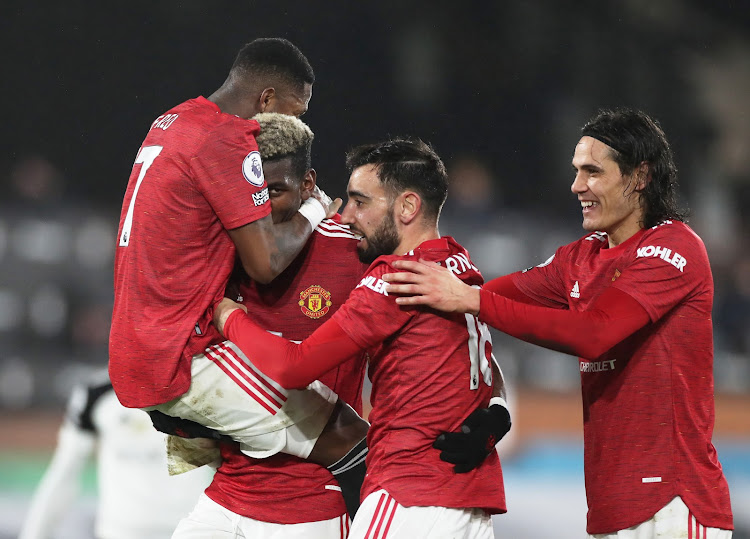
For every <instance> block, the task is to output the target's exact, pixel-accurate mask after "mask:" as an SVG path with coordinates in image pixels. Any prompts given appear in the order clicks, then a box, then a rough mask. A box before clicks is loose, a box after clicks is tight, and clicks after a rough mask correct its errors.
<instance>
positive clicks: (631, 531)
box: [589, 496, 732, 539]
mask: <svg viewBox="0 0 750 539" xmlns="http://www.w3.org/2000/svg"><path fill="white" fill-rule="evenodd" d="M685 537H694V538H696V539H731V537H732V532H731V530H721V529H719V528H707V527H706V526H703V525H702V524H701V523H700V522H698V521H697V520H696V518H695V517H694V516H693V514H692V513H691V512H690V509H688V507H687V506H686V505H685V502H683V501H682V498H680V497H679V496H677V497H676V498H674V499H672V501H670V502H669V503H668V504H667V505H665V506H664V507H662V508H661V509H660V510H659V511H657V512H656V514H655V515H654V516H653V517H651V518H650V519H648V520H647V521H645V522H642V523H641V524H638V525H637V526H633V527H631V528H628V529H626V530H620V531H618V532H614V533H604V534H595V535H589V538H590V539H682V538H685Z"/></svg>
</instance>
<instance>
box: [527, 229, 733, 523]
mask: <svg viewBox="0 0 750 539" xmlns="http://www.w3.org/2000/svg"><path fill="white" fill-rule="evenodd" d="M513 280H514V282H515V284H516V286H517V287H518V288H519V289H520V290H521V291H523V292H524V293H525V294H527V295H528V296H530V297H531V298H533V299H535V300H536V301H538V302H539V303H541V304H544V305H547V306H550V307H556V308H563V309H571V310H576V311H582V310H585V309H586V308H587V307H588V306H589V305H591V304H592V303H593V302H594V300H596V298H597V297H598V296H599V295H600V294H601V293H602V291H603V290H604V289H605V288H606V287H608V286H614V287H617V288H618V289H619V290H621V291H623V292H625V293H627V294H629V295H630V296H632V297H633V298H634V299H636V300H637V301H638V302H639V303H640V304H641V305H642V306H643V308H644V309H645V310H646V311H647V312H648V314H649V316H650V317H651V324H649V325H647V326H646V327H644V328H643V329H641V330H640V331H638V332H636V333H635V334H634V335H632V336H631V337H629V338H627V339H625V340H624V341H622V342H621V343H620V344H618V345H616V346H615V347H614V348H612V349H611V350H609V351H608V352H606V353H604V354H603V355H602V356H600V357H596V358H579V367H580V372H581V385H582V393H583V425H584V451H585V479H586V497H587V499H588V506H589V511H588V526H587V531H588V533H590V534H596V533H611V532H614V531H617V530H622V529H625V528H629V527H630V526H634V525H636V524H639V523H641V522H643V521H645V520H648V519H649V518H651V517H652V516H653V515H654V514H655V513H656V512H657V511H658V510H659V509H661V508H662V507H664V506H665V505H666V504H667V503H668V502H669V501H670V500H671V499H672V498H674V497H675V496H680V497H681V498H682V499H683V501H684V502H685V504H686V505H687V506H688V507H689V508H690V511H691V512H692V513H693V514H694V515H695V516H696V518H697V519H698V521H699V522H700V523H701V524H702V525H704V526H709V527H716V528H724V529H731V528H732V512H731V505H730V502H729V489H728V487H727V482H726V480H725V478H724V475H723V472H722V469H721V464H720V463H719V460H718V458H717V456H716V450H715V449H714V447H713V445H712V443H711V435H712V432H713V426H714V394H713V338H712V329H711V309H712V305H713V295H714V287H713V278H712V276H711V268H710V266H709V262H708V255H707V254H706V249H705V247H704V245H703V242H702V241H701V239H700V238H699V237H698V236H697V235H696V234H695V233H694V232H693V231H692V230H691V229H690V228H689V227H688V226H687V225H685V224H684V223H681V222H671V221H665V222H664V223H662V224H661V225H659V226H655V227H653V228H650V229H648V230H642V231H640V232H638V233H637V234H635V235H634V236H633V237H632V238H630V239H628V240H627V241H626V242H624V243H622V244H621V245H618V246H616V247H614V248H611V249H610V248H608V240H607V236H606V234H603V233H594V234H591V235H588V236H586V237H584V238H582V239H580V240H578V241H576V242H573V243H571V244H569V245H566V246H564V247H561V248H559V249H558V250H557V252H556V253H555V255H554V258H552V259H551V260H548V261H547V262H545V263H544V264H542V265H541V266H538V267H536V268H532V269H530V270H527V271H525V272H519V273H516V274H514V276H513ZM592 330H594V331H595V328H592Z"/></svg>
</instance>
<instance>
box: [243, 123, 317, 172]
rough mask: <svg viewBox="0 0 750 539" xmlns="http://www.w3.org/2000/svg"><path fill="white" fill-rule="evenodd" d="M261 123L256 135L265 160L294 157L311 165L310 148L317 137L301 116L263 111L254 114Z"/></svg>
mask: <svg viewBox="0 0 750 539" xmlns="http://www.w3.org/2000/svg"><path fill="white" fill-rule="evenodd" d="M253 120H256V121H257V122H258V123H259V124H260V134H259V135H258V136H257V137H256V140H257V141H258V149H259V151H260V156H261V158H262V159H263V160H264V161H272V160H276V159H283V158H284V157H293V158H294V160H295V161H296V160H297V159H302V160H303V161H304V163H300V165H304V166H305V167H306V168H309V167H310V150H311V147H312V141H313V139H314V138H315V135H314V134H313V132H312V130H311V129H310V128H309V127H308V126H307V124H305V122H303V121H302V120H300V119H299V118H295V117H294V116H288V115H286V114H279V113H277V112H261V113H260V114H256V115H255V116H253Z"/></svg>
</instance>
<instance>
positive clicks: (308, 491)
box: [206, 220, 367, 524]
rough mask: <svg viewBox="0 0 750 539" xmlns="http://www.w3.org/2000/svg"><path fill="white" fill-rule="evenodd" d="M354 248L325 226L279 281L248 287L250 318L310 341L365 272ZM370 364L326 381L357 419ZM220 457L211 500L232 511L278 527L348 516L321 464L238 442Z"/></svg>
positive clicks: (346, 368) (341, 231) (342, 229)
mask: <svg viewBox="0 0 750 539" xmlns="http://www.w3.org/2000/svg"><path fill="white" fill-rule="evenodd" d="M356 246H357V241H356V239H355V238H354V236H353V235H352V234H351V232H349V227H346V226H342V225H340V224H337V223H336V222H334V221H331V220H325V221H323V222H322V223H321V224H320V225H319V226H318V228H317V229H316V230H315V233H314V234H313V235H312V236H311V239H310V240H309V241H308V242H307V244H306V245H305V248H304V249H303V251H302V252H301V253H300V255H299V256H298V257H297V258H296V259H295V260H294V262H292V264H291V265H290V266H289V267H288V268H287V269H286V270H285V271H284V273H282V274H281V275H280V276H279V277H277V278H276V279H274V281H273V282H271V283H270V284H268V285H258V284H256V283H252V284H251V285H249V286H245V287H242V289H241V294H242V297H243V303H244V304H245V305H246V306H247V310H248V314H249V315H250V316H251V317H252V318H253V321H254V322H256V323H257V324H259V325H260V326H262V327H263V328H265V329H267V330H268V331H271V332H274V333H277V334H280V335H281V336H282V337H285V338H287V339H290V340H294V341H301V340H303V339H305V338H306V337H308V336H309V335H310V334H311V333H312V332H313V331H314V330H315V329H316V328H317V327H318V326H319V325H321V324H322V323H323V322H325V321H326V320H328V319H330V318H331V316H332V315H333V313H334V312H336V310H337V309H338V308H339V307H340V306H341V305H342V304H343V303H344V301H345V300H346V298H347V297H348V296H349V292H351V291H352V289H354V287H355V286H357V284H358V283H359V281H360V279H361V278H362V274H363V273H364V272H365V270H366V269H367V265H365V264H362V263H361V262H359V260H358V259H357V254H356ZM365 366H366V361H365V357H364V355H363V356H362V357H359V358H356V359H352V360H351V361H348V362H346V363H343V364H341V365H340V366H338V367H337V368H336V369H333V370H332V371H330V372H328V373H326V374H325V375H323V376H321V377H320V381H321V382H323V383H324V384H326V385H327V386H328V387H330V388H331V389H333V390H334V391H335V392H336V393H338V395H339V397H340V398H341V399H343V400H344V402H346V403H347V404H349V405H350V406H351V407H352V408H354V409H355V410H356V411H357V413H359V414H362V383H363V381H364V377H365ZM222 458H223V462H222V464H221V466H220V467H219V469H218V470H217V471H216V474H215V475H214V479H213V482H212V483H211V485H210V486H209V487H208V489H207V490H206V494H207V495H208V496H209V497H210V498H211V499H212V500H214V501H215V502H216V503H219V504H220V505H223V506H224V507H226V508H227V509H229V510H230V511H233V512H235V513H237V514H240V515H242V516H246V517H250V518H253V519H256V520H261V521H263V522H274V523H278V524H297V523H300V522H315V521H320V520H329V519H332V518H336V517H338V516H339V515H341V514H343V513H345V512H346V506H345V505H344V499H343V498H342V497H341V493H340V491H339V490H338V488H339V487H338V483H337V482H336V480H335V479H334V478H333V476H332V475H331V474H330V472H328V470H326V469H325V468H322V467H321V466H319V465H317V464H313V463H309V462H305V461H303V460H302V459H299V458H297V457H293V456H291V455H283V454H279V455H276V456H274V457H270V458H267V459H253V458H250V457H248V456H246V455H245V454H243V453H242V452H240V450H239V446H238V445H237V444H223V446H222Z"/></svg>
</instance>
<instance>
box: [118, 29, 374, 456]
mask: <svg viewBox="0 0 750 539" xmlns="http://www.w3.org/2000/svg"><path fill="white" fill-rule="evenodd" d="M313 82H314V74H313V71H312V68H311V67H310V64H309V63H308V61H307V59H306V58H305V56H304V55H303V54H302V53H301V52H300V51H299V49H297V48H296V47H295V46H294V45H292V44H291V43H290V42H288V41H286V40H283V39H257V40H255V41H253V42H251V43H249V44H247V45H246V46H244V47H243V48H242V49H241V50H240V52H239V54H238V55H237V58H236V60H235V62H234V65H233V66H232V68H231V70H230V72H229V76H228V78H227V79H226V81H225V82H224V84H223V85H222V86H221V87H220V88H219V89H218V90H217V91H215V92H214V93H213V94H211V96H209V97H208V99H206V98H204V97H198V98H196V99H191V100H188V101H186V102H184V103H182V104H180V105H178V106H176V107H175V108H173V109H171V110H169V111H168V112H167V113H165V114H164V115H162V116H160V117H159V118H157V119H156V121H154V122H153V124H152V126H151V128H150V130H149V131H148V134H147V135H146V138H145V140H144V141H143V144H142V146H141V148H140V150H139V152H138V155H137V157H136V159H135V164H134V166H133V170H132V172H131V175H130V180H129V182H128V187H127V190H126V192H125V198H124V201H123V206H122V213H121V217H120V227H119V232H118V245H117V251H116V255H115V301H114V311H113V316H112V328H111V334H110V363H109V373H110V378H111V381H112V385H113V386H114V389H115V392H116V394H117V397H118V398H119V399H120V401H121V402H122V404H123V405H125V406H126V407H130V408H143V409H147V410H150V411H158V412H160V413H163V414H166V415H168V416H175V417H180V418H184V419H187V420H192V421H195V422H197V423H199V424H201V425H205V426H207V427H211V428H213V429H215V430H216V431H218V432H221V433H224V434H227V435H230V436H231V437H232V438H233V439H235V440H238V441H240V442H241V444H242V449H243V451H246V452H247V453H248V454H250V455H253V456H268V455H271V454H274V453H277V452H280V451H281V452H287V453H290V454H293V455H297V456H300V457H302V458H307V457H309V458H310V459H311V460H313V461H314V462H317V463H320V464H325V465H328V464H331V463H333V462H336V461H337V460H338V459H340V458H342V457H343V456H344V455H345V454H346V453H347V451H348V450H349V449H351V448H352V447H354V446H355V445H356V444H357V443H358V442H359V441H360V440H362V439H363V437H364V435H365V433H366V428H367V423H366V422H365V421H363V420H362V419H361V418H359V417H358V416H357V414H355V413H354V411H353V410H351V408H350V407H348V406H346V405H343V404H342V403H341V402H340V401H338V398H337V396H336V395H335V394H334V393H332V392H331V391H330V390H329V389H328V388H327V387H325V386H323V385H322V384H319V383H317V382H316V383H315V384H313V385H312V386H311V389H310V390H305V391H286V390H284V389H283V388H281V387H279V386H278V385H277V384H275V383H274V382H273V381H272V380H269V379H268V378H266V377H264V376H263V375H262V374H260V373H256V372H253V371H252V370H251V369H249V368H248V366H247V363H246V361H245V358H244V357H243V355H242V352H241V351H240V350H238V349H237V348H236V347H234V346H233V345H232V344H231V343H228V342H224V339H223V338H222V337H221V335H220V334H219V333H218V332H217V330H216V329H215V328H214V327H213V325H212V324H211V320H212V313H213V310H212V309H213V306H214V305H215V304H216V303H217V302H218V301H219V300H220V299H221V298H222V297H223V295H224V291H225V288H226V285H227V281H228V278H229V275H230V272H231V271H232V267H233V264H234V260H235V253H237V254H238V255H239V258H240V259H241V261H242V265H243V267H244V269H245V271H246V272H247V273H248V275H250V276H251V277H252V278H253V279H255V280H256V281H258V282H269V281H270V280H272V279H273V278H274V277H276V276H277V275H279V274H280V273H281V272H282V271H283V270H284V268H286V267H287V266H288V265H289V263H291V262H292V260H294V258H295V257H296V256H297V254H298V253H299V252H300V250H301V249H302V248H303V247H304V245H305V243H306V241H307V239H308V238H309V237H310V234H311V233H312V231H313V230H314V229H315V227H316V226H317V225H318V224H319V223H320V222H321V221H322V220H323V219H324V218H325V217H326V215H327V214H330V215H333V214H334V213H335V211H336V209H337V208H338V206H339V204H340V202H336V203H332V204H329V202H330V200H327V197H325V196H324V195H321V194H320V193H319V194H318V195H317V196H318V197H319V198H320V199H321V200H323V201H324V202H321V201H320V200H318V199H316V198H315V197H309V198H308V199H307V200H306V201H305V202H304V203H303V204H302V206H301V207H300V209H299V211H298V212H295V215H294V216H293V217H292V218H291V219H289V220H287V221H284V222H280V223H276V224H274V223H273V221H272V218H271V216H270V213H271V206H270V204H269V202H268V196H269V195H268V189H267V187H266V183H265V179H264V177H263V169H262V164H261V158H260V155H259V153H258V147H257V144H256V141H255V136H256V135H257V134H258V130H259V126H258V123H257V122H256V121H254V120H251V119H250V118H251V117H252V116H254V115H255V114H258V113H260V112H278V113H283V114H287V115H291V116H300V115H302V114H303V113H304V112H305V111H306V110H307V106H308V103H309V101H310V97H311V94H312V84H313ZM329 417H330V418H331V421H330V424H329V430H333V431H335V432H334V433H333V434H331V433H329V431H328V430H327V431H325V432H324V434H323V435H322V436H320V437H321V441H323V439H324V438H327V439H328V442H329V443H322V444H319V445H316V442H317V440H318V438H319V435H321V432H322V431H323V429H324V428H325V427H326V425H327V424H328V423H329ZM342 417H343V420H342ZM342 424H346V426H347V428H345V429H343V431H341V430H340V429H339V428H338V426H339V425H342ZM334 435H335V436H334ZM331 440H333V441H335V442H336V443H330V442H331ZM338 442H341V443H338ZM314 447H315V449H313V448H314Z"/></svg>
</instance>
